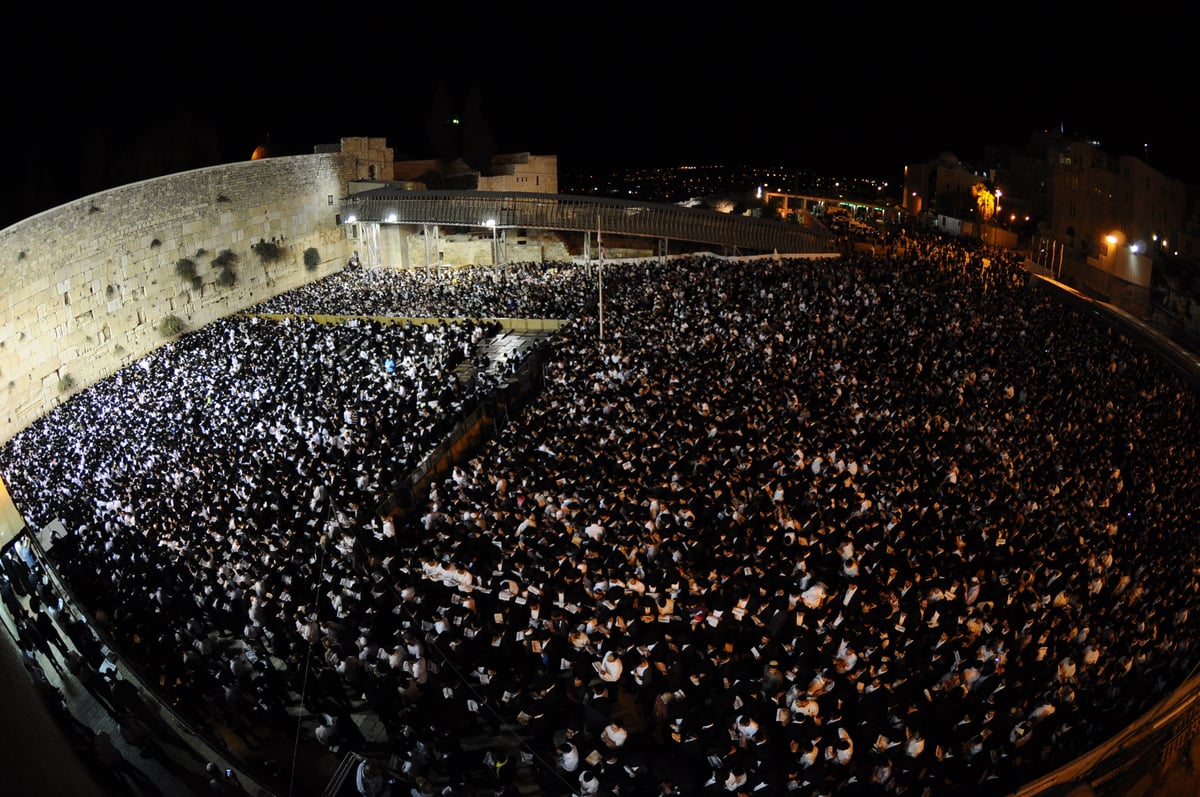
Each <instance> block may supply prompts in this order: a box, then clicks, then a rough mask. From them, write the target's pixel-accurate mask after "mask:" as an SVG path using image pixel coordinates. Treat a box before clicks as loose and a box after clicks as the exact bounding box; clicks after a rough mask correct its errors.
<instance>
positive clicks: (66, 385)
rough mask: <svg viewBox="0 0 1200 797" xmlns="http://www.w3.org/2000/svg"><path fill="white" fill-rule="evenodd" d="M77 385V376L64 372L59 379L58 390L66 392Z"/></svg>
mask: <svg viewBox="0 0 1200 797" xmlns="http://www.w3.org/2000/svg"><path fill="white" fill-rule="evenodd" d="M73 387H75V378H74V377H72V376H71V375H70V374H63V375H62V377H61V378H60V379H59V380H58V392H59V393H66V392H67V391H68V390H70V389H71V388H73Z"/></svg>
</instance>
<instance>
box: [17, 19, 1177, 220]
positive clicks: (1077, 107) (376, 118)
mask: <svg viewBox="0 0 1200 797" xmlns="http://www.w3.org/2000/svg"><path fill="white" fill-rule="evenodd" d="M812 5H813V4H808V3H794V2H793V3H788V4H782V3H770V2H760V3H755V4H740V3H739V4H736V5H735V4H732V3H730V4H727V5H725V6H713V5H696V6H691V7H684V6H679V7H678V10H675V11H672V12H670V13H668V12H666V11H654V10H650V11H647V8H648V6H647V5H646V4H641V5H635V4H621V3H618V4H611V3H610V4H590V5H586V4H557V5H554V6H550V7H549V10H547V8H542V7H539V6H538V5H537V4H525V5H521V4H514V3H506V4H496V9H497V10H498V11H499V10H503V15H500V14H497V15H495V16H490V15H487V14H484V13H481V12H479V11H475V10H472V9H470V8H466V7H464V6H459V5H454V6H453V7H451V8H452V10H451V12H450V13H448V14H446V15H445V16H444V17H441V18H439V16H438V15H437V14H436V13H434V12H432V11H428V12H424V13H423V15H422V14H421V13H417V14H416V15H414V12H413V4H395V5H394V6H392V8H394V11H392V12H389V11H388V10H387V8H388V7H387V6H378V5H376V6H371V7H370V8H368V7H367V6H365V5H363V6H361V7H349V6H338V5H330V4H323V5H320V6H306V5H303V4H289V5H282V4H253V3H243V4H238V5H236V6H235V5H232V4H222V3H216V4H214V3H175V4H169V7H167V6H168V4H162V5H161V6H159V7H156V8H153V9H149V10H147V9H139V10H125V11H122V10H120V8H121V7H114V6H109V5H104V4H94V5H91V6H86V7H84V8H83V9H82V10H80V11H77V12H75V13H73V14H67V13H66V12H64V11H63V10H62V8H61V7H60V6H46V9H47V10H45V11H42V10H39V9H38V8H36V7H34V8H32V9H30V10H27V11H25V12H23V16H22V19H23V20H24V21H23V22H22V23H21V24H19V25H12V26H10V27H9V30H8V32H9V36H8V37H7V38H8V39H9V42H8V44H7V46H6V47H5V48H4V51H3V52H2V53H0V58H2V59H3V65H4V68H5V75H6V76H7V77H8V81H7V83H8V89H9V92H8V93H9V108H10V111H11V112H10V113H9V114H7V116H8V119H7V121H8V125H7V126H6V128H7V129H6V133H7V139H8V141H9V143H10V147H12V146H16V147H20V148H22V150H21V151H14V150H12V149H10V150H9V152H8V156H9V157H6V158H5V165H4V169H5V174H4V175H3V176H4V178H5V183H6V185H7V186H8V188H9V190H7V191H5V192H4V193H5V195H6V196H5V206H4V209H3V210H4V216H3V218H0V225H6V224H8V223H11V222H12V221H15V220H17V219H19V218H22V217H24V216H26V215H29V214H30V213H33V212H37V211H39V210H43V209H46V208H48V207H53V206H54V205H57V204H60V203H61V202H64V201H68V200H70V199H73V198H76V197H79V196H82V195H86V194H87V193H91V192H93V191H97V190H102V189H104V188H107V187H111V186H113V185H119V184H122V183H126V182H131V181H133V180H137V179H144V178H147V177H153V176H157V175H158V174H162V173H167V172H173V171H180V170H182V169H186V168H195V167H199V166H206V165H212V164H215V163H224V162H231V161H237V160H244V159H247V158H249V156H250V154H251V153H252V152H253V151H254V148H255V147H256V146H258V145H259V144H267V145H268V146H269V147H270V150H271V152H272V153H273V154H277V155H287V154H299V153H309V152H312V149H313V147H314V145H317V144H323V143H333V142H336V141H337V140H338V139H339V138H340V137H342V136H379V137H384V138H386V139H387V140H388V141H389V143H390V144H391V146H392V147H393V148H394V149H395V151H396V157H397V158H400V159H403V158H410V157H411V158H424V157H431V156H433V155H434V154H435V153H434V151H433V144H432V143H431V137H430V135H429V132H428V122H429V118H430V116H431V115H433V114H434V110H435V107H440V108H442V109H443V110H444V109H445V108H450V109H451V110H452V112H453V113H455V114H456V115H461V114H463V113H464V111H466V108H467V106H468V105H469V104H470V98H474V100H475V103H476V104H475V107H476V108H477V109H479V111H480V117H481V118H482V119H483V121H484V123H485V131H486V134H487V135H488V136H489V137H490V138H491V140H492V141H493V142H494V146H495V151H497V152H520V151H528V152H532V153H535V154H557V155H558V157H559V168H560V172H563V171H574V170H580V169H584V168H594V169H603V170H611V169H615V168H619V167H621V166H675V165H684V164H696V165H711V164H721V163H726V164H729V163H740V164H746V165H755V166H773V165H781V166H787V167H790V168H796V169H803V170H810V171H813V172H817V173H821V174H831V175H835V176H837V175H846V176H879V177H884V178H887V179H899V178H900V176H901V174H902V170H903V166H904V164H905V163H911V162H921V161H925V160H929V159H931V158H933V157H935V156H937V155H938V154H939V153H941V152H947V151H949V152H953V153H955V154H956V155H958V156H959V158H960V159H962V160H964V161H966V162H968V163H970V162H972V161H973V160H975V159H978V158H979V157H980V156H981V155H982V152H983V147H984V145H985V144H999V145H1007V146H1014V147H1020V146H1023V145H1024V144H1025V143H1026V142H1027V141H1028V140H1029V137H1030V135H1031V134H1032V133H1033V131H1035V130H1038V129H1043V128H1059V129H1062V130H1063V131H1064V132H1065V133H1067V134H1068V135H1078V136H1085V137H1088V138H1094V139H1096V140H1099V141H1100V143H1101V145H1102V146H1103V147H1104V148H1105V149H1106V150H1107V151H1109V152H1110V153H1111V154H1117V155H1120V154H1134V155H1138V156H1141V157H1145V158H1147V159H1148V160H1149V161H1150V162H1151V164H1153V165H1154V166H1156V167H1157V168H1159V169H1160V170H1162V171H1163V172H1164V173H1166V174H1168V175H1170V176H1173V177H1178V178H1180V179H1183V180H1185V181H1188V182H1200V157H1198V156H1197V155H1196V154H1194V150H1195V147H1194V145H1193V144H1191V143H1190V142H1191V141H1193V140H1194V139H1195V135H1194V133H1193V129H1194V125H1195V122H1194V120H1193V119H1192V118H1191V115H1190V110H1191V105H1192V104H1194V103H1193V100H1192V98H1191V93H1190V89H1189V83H1190V81H1191V79H1192V75H1191V71H1190V70H1188V69H1187V68H1186V66H1185V61H1186V60H1187V59H1188V58H1189V57H1190V56H1191V53H1192V52H1193V51H1194V48H1195V42H1194V41H1193V39H1194V38H1195V31H1196V29H1197V28H1196V26H1195V25H1192V24H1189V23H1188V21H1187V20H1185V19H1170V18H1167V17H1165V16H1163V15H1161V14H1157V15H1156V14H1154V13H1153V12H1152V11H1150V10H1148V7H1147V8H1146V9H1142V8H1141V7H1139V9H1138V10H1139V11H1142V13H1141V15H1139V16H1135V17H1129V16H1119V15H1116V14H1113V15H1112V16H1108V17H1106V16H1104V15H1105V14H1106V13H1111V12H1108V11H1106V10H1105V8H1104V7H1101V6H1089V7H1086V9H1081V10H1080V11H1079V12H1077V14H1076V15H1067V14H1065V13H1064V12H1061V11H1058V12H1055V11H1046V10H1044V9H1045V8H1046V7H1045V6H1043V8H1042V10H1039V11H1037V12H1034V13H1033V14H1031V15H1030V16H1020V15H1017V14H1015V13H1010V14H1005V15H999V14H983V13H965V12H963V11H961V10H956V11H954V12H952V13H950V14H940V13H938V12H936V11H934V10H932V8H931V7H929V6H922V7H921V9H920V11H919V13H914V12H913V11H910V10H905V9H903V8H901V5H900V4H893V5H891V6H887V7H886V8H887V9H888V10H886V11H882V12H874V13H868V12H865V11H863V12H855V13H850V12H834V11H827V10H824V11H823V10H814V9H813V8H811V7H810V6H812ZM835 5H836V4H835ZM447 7H450V6H447ZM847 7H849V6H847ZM853 7H854V8H868V7H869V6H867V5H864V4H856V5H854V6H853ZM125 8H129V7H128V6H126V7H125ZM651 8H652V7H651ZM114 9H116V10H114ZM1128 11H1129V9H1122V13H1123V14H1128ZM1056 14H1058V15H1059V16H1056ZM438 97H441V98H443V99H444V100H445V101H446V103H448V104H443V105H440V106H439V105H438V102H437V98H438ZM26 151H27V152H28V153H29V155H30V157H25V154H24V153H25V152H26Z"/></svg>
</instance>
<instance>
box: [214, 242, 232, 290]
mask: <svg viewBox="0 0 1200 797" xmlns="http://www.w3.org/2000/svg"><path fill="white" fill-rule="evenodd" d="M237 261H238V256H237V255H236V254H234V253H233V252H232V251H231V250H229V249H222V250H221V253H220V254H218V255H217V256H216V257H214V258H213V261H212V264H213V268H215V269H218V272H217V284H218V285H220V286H221V287H222V288H228V287H230V286H232V285H233V284H234V283H235V282H237V272H236V271H234V268H233V267H234V266H235V265H237Z"/></svg>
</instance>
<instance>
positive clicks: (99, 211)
mask: <svg viewBox="0 0 1200 797" xmlns="http://www.w3.org/2000/svg"><path fill="white" fill-rule="evenodd" d="M344 144H345V141H343V149H344ZM362 168H363V166H362V161H361V158H356V156H355V154H347V153H346V152H344V151H338V152H326V153H320V154H313V155H299V156H291V157H283V158H266V159H263V160H257V161H246V162H244V163H236V164H231V165H225V166H216V167H211V168H207V169H199V170H195V171H191V172H184V173H180V174H176V175H170V176H167V177H162V178H158V179H154V180H148V181H145V182H141V183H135V184H131V185H127V186H122V187H120V188H116V189H112V190H110V191H105V192H102V193H98V194H93V195H91V196H88V197H84V198H82V199H79V200H77V201H74V202H71V203H68V204H65V205H61V206H59V207H57V208H54V209H52V210H49V211H46V212H44V213H41V214H38V215H36V216H32V217H30V218H28V219H25V220H23V221H21V222H19V223H17V224H14V225H13V226H11V227H8V228H7V229H4V230H0V285H3V293H2V294H0V442H5V441H7V440H8V439H9V438H11V437H12V436H13V434H15V433H16V432H17V431H19V430H20V429H21V428H23V427H25V426H27V425H28V424H29V423H31V422H32V421H34V420H36V419H37V418H39V417H41V416H42V415H44V414H45V413H46V412H48V411H49V410H50V409H52V408H53V407H55V406H56V405H58V404H59V403H60V402H62V401H64V400H66V399H67V398H68V397H69V396H70V395H71V394H72V393H73V392H75V391H78V390H80V389H82V388H85V387H87V386H88V385H90V384H92V383H94V382H95V381H97V380H99V379H100V378H102V377H104V376H106V375H108V374H110V373H112V372H113V371H115V370H117V369H118V368H120V367H122V366H124V365H127V364H129V363H131V362H133V361H134V360H136V359H137V358H140V357H142V356H143V355H145V354H146V353H147V352H149V351H151V350H153V349H155V348H157V347H158V346H160V345H162V344H163V343H165V342H167V340H168V339H169V338H168V337H166V336H164V334H163V333H162V332H161V331H160V326H161V324H162V322H163V319H164V318H167V317H168V316H175V317H177V318H178V319H180V320H181V321H182V322H183V324H184V329H185V330H189V329H196V328H199V327H201V326H203V325H204V324H206V323H208V322H210V321H213V320H215V319H218V318H220V317H222V316H225V315H228V314H230V313H233V312H237V311H239V310H242V309H244V308H246V307H248V306H250V305H252V304H255V303H257V302H260V301H262V300H263V299H266V298H268V297H270V296H274V295H276V294H278V293H281V292H283V291H286V290H289V289H291V288H294V287H296V286H298V285H301V284H303V283H305V282H308V281H311V280H313V279H316V278H318V277H321V276H324V275H326V274H328V273H329V272H331V271H335V270H339V269H341V268H342V267H343V266H344V265H345V263H346V260H347V258H348V256H349V251H350V247H349V245H348V242H347V241H346V239H345V233H344V230H343V229H342V228H341V227H339V226H337V224H336V220H337V212H338V207H339V205H340V202H341V199H342V198H343V196H344V195H345V192H346V186H348V185H349V182H350V181H351V180H352V179H354V178H355V177H356V176H357V174H356V172H357V170H359V169H362ZM264 241H266V242H273V243H275V244H276V245H277V246H279V247H280V250H281V257H280V258H279V260H278V261H277V262H275V263H272V264H269V265H264V264H263V263H262V262H261V259H260V257H259V256H258V254H256V252H255V247H256V246H258V245H259V244H260V243H261V242H264ZM309 247H312V248H315V249H316V250H317V252H318V254H319V255H320V259H321V262H320V265H319V266H318V267H317V268H316V269H315V270H309V269H308V268H306V267H305V265H304V262H303V253H304V251H305V250H306V249H308V248H309ZM226 250H228V251H229V252H232V253H233V255H234V256H235V257H236V263H235V265H234V266H233V273H234V276H235V282H234V284H233V285H231V286H227V287H226V286H222V285H220V284H218V279H219V276H220V270H219V269H217V268H214V267H213V265H212V262H213V259H214V258H216V257H217V256H218V255H219V254H221V253H222V252H224V251H226ZM183 258H187V259H191V260H192V261H193V262H194V263H195V268H196V275H197V279H196V280H195V281H192V280H186V279H184V278H183V277H181V276H180V274H179V273H178V271H177V266H176V264H177V262H178V261H179V260H180V259H183Z"/></svg>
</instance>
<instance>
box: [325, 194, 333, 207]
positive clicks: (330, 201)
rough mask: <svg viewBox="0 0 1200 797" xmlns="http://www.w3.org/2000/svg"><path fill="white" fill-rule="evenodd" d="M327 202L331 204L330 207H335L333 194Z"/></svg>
mask: <svg viewBox="0 0 1200 797" xmlns="http://www.w3.org/2000/svg"><path fill="white" fill-rule="evenodd" d="M326 202H328V203H329V207H333V194H330V195H329V198H328V199H327V200H326Z"/></svg>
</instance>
